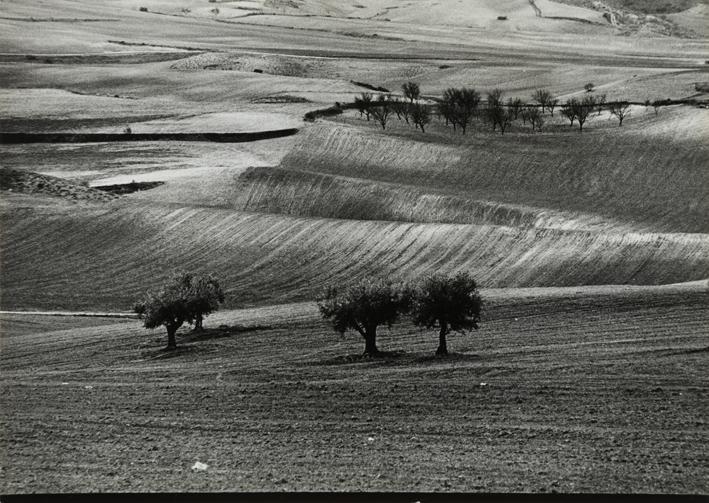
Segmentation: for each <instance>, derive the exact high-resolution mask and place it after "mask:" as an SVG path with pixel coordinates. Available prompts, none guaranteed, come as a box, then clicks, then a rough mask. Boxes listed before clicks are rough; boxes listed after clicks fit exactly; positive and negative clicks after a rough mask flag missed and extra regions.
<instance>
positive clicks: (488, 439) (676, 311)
mask: <svg viewBox="0 0 709 503" xmlns="http://www.w3.org/2000/svg"><path fill="white" fill-rule="evenodd" d="M560 293H561V294H562V295H559V294H557V295H551V296H550V295H543V294H540V293H536V292H529V291H528V292H525V293H524V295H522V294H514V293H509V292H507V293H505V294H504V295H500V294H498V295H489V297H490V299H491V300H490V302H489V307H488V309H487V310H486V313H485V326H484V329H483V330H481V331H480V332H479V333H476V334H475V335H474V336H470V337H454V338H452V340H451V343H452V348H453V351H454V354H453V355H452V356H451V357H450V358H448V359H436V358H434V357H433V356H432V355H433V350H434V348H435V334H433V333H426V332H421V331H419V330H415V329H413V328H407V327H406V325H403V326H402V327H401V328H399V329H396V330H394V331H392V332H391V333H386V332H384V333H383V337H382V348H383V349H386V350H388V351H392V352H395V353H396V354H395V355H393V356H391V357H387V358H382V359H371V360H370V359H361V358H360V357H359V356H357V355H359V353H360V350H361V343H360V341H359V340H358V339H354V338H346V339H340V338H339V337H338V336H336V335H334V334H332V333H331V332H330V331H329V330H327V329H326V328H325V327H324V326H323V325H322V323H321V322H320V321H319V320H317V317H316V315H315V310H314V306H312V305H311V304H304V305H288V306H281V307H277V308H276V307H274V308H267V309H261V310H259V309H255V310H250V311H245V312H239V311H236V312H224V313H219V314H217V315H214V316H213V317H212V318H209V319H208V326H209V327H210V328H208V329H207V331H206V332H205V333H204V334H202V335H199V336H196V335H193V334H191V333H189V332H186V331H185V332H183V333H182V335H181V336H180V337H179V340H178V342H179V344H180V348H181V349H179V351H178V352H176V353H172V354H171V353H166V352H164V351H162V347H163V346H164V334H163V333H162V332H154V333H153V334H152V335H151V336H148V337H146V336H145V334H144V333H143V330H142V329H141V328H140V327H139V326H138V325H137V323H135V322H125V321H122V322H121V323H120V324H116V321H115V320H106V321H105V323H106V325H103V326H88V327H85V328H74V329H65V328H64V327H63V326H57V327H56V328H58V329H61V330H59V331H42V332H38V333H26V330H24V329H22V328H20V329H19V330H17V334H16V335H14V334H13V332H15V331H16V330H15V323H17V318H16V317H14V316H7V315H5V316H3V318H2V322H3V327H4V341H3V352H2V358H1V359H0V362H1V365H2V381H1V387H2V390H3V393H2V397H1V398H0V405H1V406H0V411H2V412H1V414H2V415H1V416H0V417H1V418H2V423H1V426H2V427H1V428H0V431H2V442H3V445H4V452H5V456H6V459H11V460H12V463H9V464H7V465H5V466H4V469H3V479H2V481H3V482H2V484H3V485H2V492H22V491H26V490H27V489H28V488H30V487H31V489H32V490H33V491H61V492H63V491H93V490H95V489H96V488H101V490H105V491H157V490H166V489H169V490H173V491H182V490H185V491H187V490H198V491H244V490H245V491H254V490H257V491H260V490H272V491H280V490H338V491H339V490H359V489H361V488H363V487H367V488H368V489H370V490H380V491H390V490H415V491H451V490H461V491H470V490H473V491H475V490H481V491H492V492H495V491H532V492H545V491H549V492H550V491H595V492H603V491H609V492H661V493H662V492H669V493H697V492H700V493H705V492H706V491H707V490H708V489H709V487H708V486H707V478H706V467H707V462H708V461H709V459H708V458H707V452H706V448H705V446H706V445H707V441H708V440H709V439H708V438H707V429H706V420H707V419H706V418H707V411H708V410H709V396H708V394H707V384H708V383H707V375H706V372H705V369H706V361H707V353H708V352H709V346H708V345H707V339H706V326H707V322H709V314H708V313H707V310H706V306H707V302H709V293H708V292H707V290H706V286H705V285H699V286H698V287H697V286H694V287H689V288H687V287H685V288H678V289H672V288H650V289H647V288H640V289H637V290H627V289H626V290H623V289H617V290H616V291H613V289H609V291H606V292H600V293H596V292H594V290H593V289H590V290H587V291H584V290H583V289H578V290H577V292H576V293H573V292H570V291H566V292H560ZM45 320H46V318H45ZM98 321H99V320H96V319H93V322H95V323H97V322H98ZM46 323H47V324H51V323H54V320H51V321H46ZM219 325H224V326H222V327H220V328H215V327H216V326H219ZM43 330H51V329H50V327H49V326H45V327H43ZM401 348H406V351H400V349H401ZM346 355H352V356H350V357H347V356H346ZM40 453H41V454H40ZM198 461H199V462H202V463H206V464H207V465H208V468H207V469H206V470H205V471H192V470H191V467H192V466H193V465H194V464H195V463H196V462H198Z"/></svg>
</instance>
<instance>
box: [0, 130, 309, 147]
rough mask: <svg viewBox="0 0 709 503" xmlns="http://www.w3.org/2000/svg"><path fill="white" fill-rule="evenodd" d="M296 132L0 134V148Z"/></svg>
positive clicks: (230, 139)
mask: <svg viewBox="0 0 709 503" xmlns="http://www.w3.org/2000/svg"><path fill="white" fill-rule="evenodd" d="M297 132H298V129H297V128H290V129H275V130H273V131H259V132H256V133H132V134H127V133H0V144H6V145H9V144H18V143H105V142H125V141H209V142H221V143H243V142H250V141H258V140H271V139H274V138H283V137H285V136H292V135H294V134H296V133H297Z"/></svg>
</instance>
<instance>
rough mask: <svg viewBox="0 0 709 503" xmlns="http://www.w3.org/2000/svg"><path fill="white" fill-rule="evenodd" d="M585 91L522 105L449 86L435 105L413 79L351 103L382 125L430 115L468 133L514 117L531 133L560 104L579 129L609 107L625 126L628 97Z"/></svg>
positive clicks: (536, 97) (543, 96) (539, 94)
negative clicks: (476, 124)
mask: <svg viewBox="0 0 709 503" xmlns="http://www.w3.org/2000/svg"><path fill="white" fill-rule="evenodd" d="M584 88H585V89H586V91H587V93H586V94H585V95H584V96H583V97H582V98H570V99H568V100H567V101H566V102H565V103H563V104H561V103H560V101H559V99H558V98H557V97H555V96H554V95H553V94H552V93H551V92H550V91H549V90H548V89H537V90H535V91H534V92H533V93H532V96H531V100H532V103H525V102H523V101H522V100H521V99H520V98H508V99H507V100H506V101H505V100H504V97H503V96H504V93H503V91H502V90H501V89H493V90H492V91H490V92H489V93H487V96H486V97H485V98H486V99H485V101H484V102H483V99H482V95H481V94H480V93H479V92H478V91H476V90H475V89H472V88H467V87H461V88H453V87H451V88H448V89H446V90H445V91H444V92H443V96H442V97H441V98H435V99H434V101H436V102H437V103H436V105H433V106H432V105H427V104H425V103H422V102H421V89H420V87H419V85H418V84H417V83H415V82H407V83H405V84H403V85H402V88H401V90H402V96H401V97H397V96H394V95H392V94H390V93H386V94H385V93H382V94H379V95H378V96H377V97H376V98H375V97H374V96H373V95H372V94H371V93H369V92H364V93H362V94H361V95H360V96H357V97H355V101H354V107H355V108H356V109H357V110H358V111H359V113H360V116H361V117H366V118H367V120H372V119H374V120H375V121H376V122H378V123H379V124H380V125H381V127H382V129H386V126H387V124H388V123H389V121H390V120H391V118H392V117H393V115H396V117H397V119H399V120H404V121H405V122H406V123H407V124H413V125H414V127H416V128H417V129H420V130H421V132H425V128H426V126H427V125H428V124H429V123H430V122H431V119H432V117H433V115H437V116H438V117H439V118H440V119H441V120H442V121H444V122H445V124H446V126H452V127H453V130H454V131H457V130H460V131H461V132H462V133H463V134H465V133H466V131H467V129H468V126H469V125H470V124H471V122H472V121H473V119H475V118H478V119H480V120H483V121H485V122H487V123H488V124H489V126H491V127H492V130H493V131H497V130H498V129H499V131H500V133H501V134H504V133H505V131H506V130H507V128H508V127H509V126H510V125H511V124H512V123H513V122H514V121H516V120H520V119H521V121H522V123H523V124H529V126H530V127H531V131H541V130H542V127H543V126H544V124H545V122H546V119H545V113H546V112H548V113H549V116H550V117H553V116H554V110H556V109H557V108H558V107H560V110H561V114H562V115H563V116H564V117H565V118H567V119H568V120H569V121H570V125H571V126H572V127H573V125H574V122H576V123H577V124H578V127H579V131H581V132H582V131H583V126H584V124H585V123H586V121H587V120H588V118H589V117H591V116H592V114H593V113H594V112H597V113H598V115H600V114H601V113H602V112H603V110H604V109H607V110H608V111H609V112H610V114H611V115H612V116H615V117H616V118H617V119H618V125H619V126H622V125H623V120H624V119H625V118H626V117H627V116H628V115H630V112H631V103H630V102H628V101H616V102H607V101H606V95H605V94H603V95H594V94H591V93H593V90H594V86H593V84H591V83H589V84H586V86H584ZM666 104H667V102H666V101H662V100H655V101H654V102H652V103H651V102H650V101H649V100H648V101H646V102H645V106H653V107H654V109H655V113H657V111H658V109H659V107H661V106H663V105H666Z"/></svg>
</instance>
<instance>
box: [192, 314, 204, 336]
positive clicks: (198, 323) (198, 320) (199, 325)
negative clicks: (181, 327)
mask: <svg viewBox="0 0 709 503" xmlns="http://www.w3.org/2000/svg"><path fill="white" fill-rule="evenodd" d="M203 322H204V317H203V316H202V315H201V314H198V315H197V316H196V317H195V320H194V331H195V332H201V331H202V330H203Z"/></svg>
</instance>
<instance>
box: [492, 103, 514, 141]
mask: <svg viewBox="0 0 709 503" xmlns="http://www.w3.org/2000/svg"><path fill="white" fill-rule="evenodd" d="M486 116H487V119H488V121H490V124H492V130H493V131H495V129H496V128H497V127H498V126H499V127H500V132H501V133H502V134H505V130H506V129H507V127H508V126H509V125H510V124H511V123H512V119H513V118H514V115H513V113H512V112H511V111H510V110H509V109H505V107H504V106H503V104H502V102H501V101H496V102H488V105H487V109H486Z"/></svg>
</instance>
